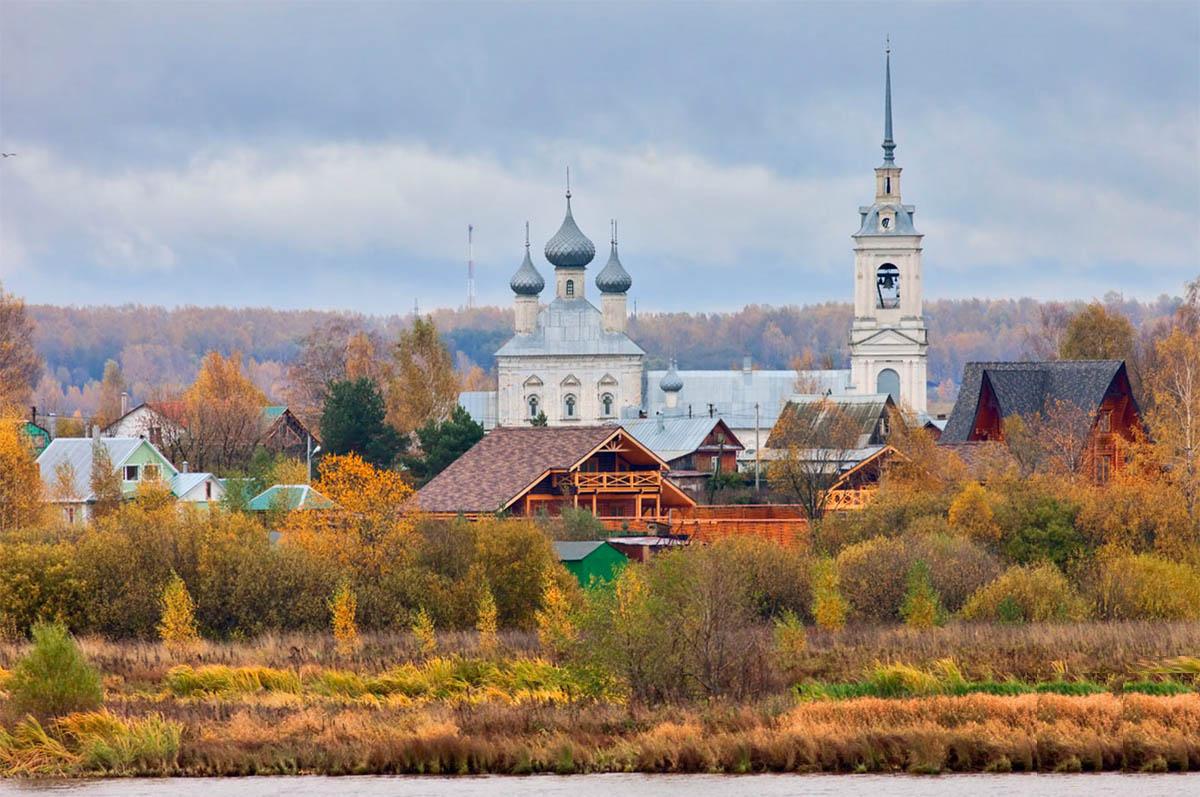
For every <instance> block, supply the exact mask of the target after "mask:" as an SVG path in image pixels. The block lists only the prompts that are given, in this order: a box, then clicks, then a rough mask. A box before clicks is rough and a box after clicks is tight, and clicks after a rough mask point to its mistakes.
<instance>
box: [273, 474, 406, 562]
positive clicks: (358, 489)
mask: <svg viewBox="0 0 1200 797" xmlns="http://www.w3.org/2000/svg"><path fill="white" fill-rule="evenodd" d="M314 487H315V489H316V490H317V491H318V492H319V493H321V494H322V495H324V496H326V497H327V498H329V499H330V500H331V501H333V502H334V503H335V504H336V505H337V508H336V509H334V510H329V511H326V512H292V513H290V514H289V515H288V517H287V519H286V521H285V523H284V526H283V535H284V541H285V542H286V543H289V544H296V545H299V546H301V547H303V548H306V549H308V550H310V551H313V552H315V553H318V554H320V555H322V556H326V557H329V558H331V559H333V560H335V561H337V562H338V563H339V564H340V565H342V566H343V567H353V568H356V569H358V570H359V571H360V572H361V573H363V574H365V575H369V576H371V577H377V576H379V575H382V574H386V573H390V572H392V571H393V570H394V569H395V568H396V567H397V566H399V564H400V563H401V559H402V557H401V553H402V552H403V548H404V545H405V543H406V542H407V540H408V539H409V538H410V537H411V535H412V529H413V520H412V518H411V516H409V514H408V513H407V512H406V508H407V507H406V505H407V503H408V501H409V499H411V498H412V488H411V487H409V486H408V484H406V483H405V481H404V479H403V478H402V477H401V476H400V474H398V473H395V472H393V471H388V470H380V469H378V468H375V467H374V466H372V465H371V464H370V463H368V462H366V461H364V460H363V459H362V458H361V457H359V456H358V455H357V454H345V455H340V456H339V455H332V456H328V457H325V458H324V459H322V460H321V465H320V479H319V480H318V481H317V483H316V484H315V485H314Z"/></svg>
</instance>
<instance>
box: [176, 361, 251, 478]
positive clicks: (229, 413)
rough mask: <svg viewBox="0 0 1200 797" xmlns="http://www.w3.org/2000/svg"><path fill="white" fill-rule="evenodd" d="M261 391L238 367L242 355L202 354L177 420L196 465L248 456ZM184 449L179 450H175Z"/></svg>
mask: <svg viewBox="0 0 1200 797" xmlns="http://www.w3.org/2000/svg"><path fill="white" fill-rule="evenodd" d="M266 403H267V397H266V395H264V394H263V392H262V391H261V390H259V389H258V387H257V386H256V385H255V384H254V382H252V381H251V380H250V377H249V376H247V375H246V373H245V372H244V371H243V370H242V355H241V354H240V353H239V352H234V353H233V354H231V355H229V356H228V357H223V356H221V354H220V353H219V352H215V351H211V352H209V353H208V354H207V355H205V357H204V360H203V361H202V362H201V364H200V371H199V372H198V373H197V374H196V381H195V382H193V383H192V386H191V387H189V388H188V389H187V391H186V392H185V393H184V394H183V412H184V417H183V418H182V421H183V426H184V428H185V430H186V434H185V435H183V437H184V438H185V439H186V441H187V443H186V445H187V446H188V448H189V449H190V451H188V452H186V453H187V454H188V456H186V457H184V458H185V459H188V460H189V461H190V462H192V463H193V464H196V465H197V466H198V467H203V468H206V469H208V470H212V471H213V472H218V473H219V472H221V471H223V470H226V469H228V468H231V467H236V466H240V465H243V464H244V463H245V462H247V461H248V460H249V459H250V455H251V454H252V453H253V452H254V446H255V445H256V444H257V443H258V438H259V435H260V434H261V432H262V408H263V407H264V406H265V405H266ZM179 453H185V452H179Z"/></svg>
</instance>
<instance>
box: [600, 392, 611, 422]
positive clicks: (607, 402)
mask: <svg viewBox="0 0 1200 797" xmlns="http://www.w3.org/2000/svg"><path fill="white" fill-rule="evenodd" d="M600 411H601V414H602V415H604V417H606V418H609V417H612V414H613V396H612V393H605V394H604V395H603V396H601V397H600Z"/></svg>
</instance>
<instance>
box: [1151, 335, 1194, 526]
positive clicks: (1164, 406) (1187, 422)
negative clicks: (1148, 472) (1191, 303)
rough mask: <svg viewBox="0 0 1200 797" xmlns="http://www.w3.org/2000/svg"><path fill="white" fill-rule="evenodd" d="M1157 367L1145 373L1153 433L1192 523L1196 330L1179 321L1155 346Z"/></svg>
mask: <svg viewBox="0 0 1200 797" xmlns="http://www.w3.org/2000/svg"><path fill="white" fill-rule="evenodd" d="M1156 352H1157V354H1158V367H1157V368H1156V369H1155V371H1154V372H1153V373H1151V374H1150V375H1149V382H1150V390H1151V391H1152V393H1153V395H1154V403H1153V407H1152V408H1151V410H1150V411H1149V413H1148V417H1147V422H1148V423H1149V426H1150V430H1151V436H1152V437H1153V439H1154V441H1155V442H1156V443H1157V445H1158V448H1159V452H1160V456H1161V457H1162V459H1163V461H1164V462H1165V463H1167V464H1168V465H1169V466H1170V471H1169V472H1170V478H1171V480H1172V481H1174V482H1175V483H1176V484H1177V485H1179V488H1180V490H1181V492H1182V493H1183V496H1184V500H1185V502H1186V505H1187V511H1188V515H1189V516H1190V517H1191V519H1192V522H1193V523H1197V522H1200V329H1196V328H1193V329H1192V330H1191V331H1190V332H1189V331H1187V330H1186V328H1185V327H1184V326H1183V325H1181V326H1179V327H1177V328H1176V329H1175V330H1174V331H1173V332H1171V334H1170V335H1168V336H1167V337H1166V338H1165V339H1163V340H1160V341H1159V342H1158V344H1157V346H1156Z"/></svg>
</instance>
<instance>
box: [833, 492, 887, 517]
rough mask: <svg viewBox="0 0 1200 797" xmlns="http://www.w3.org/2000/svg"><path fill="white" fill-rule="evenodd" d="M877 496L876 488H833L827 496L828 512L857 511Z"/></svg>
mask: <svg viewBox="0 0 1200 797" xmlns="http://www.w3.org/2000/svg"><path fill="white" fill-rule="evenodd" d="M874 498H875V490H873V489H872V490H831V491H830V492H829V494H828V495H826V496H825V511H826V512H857V511H858V510H860V509H863V508H865V507H866V506H867V504H869V503H871V501H872V500H873V499H874Z"/></svg>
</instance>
